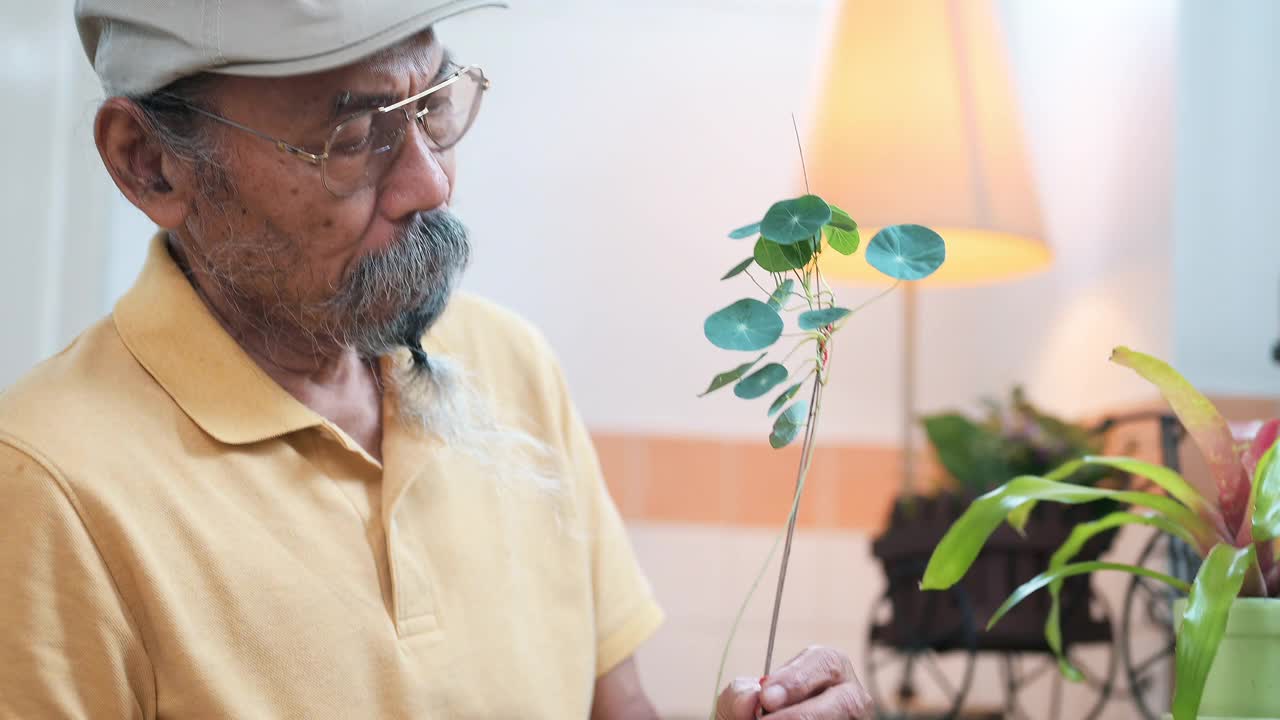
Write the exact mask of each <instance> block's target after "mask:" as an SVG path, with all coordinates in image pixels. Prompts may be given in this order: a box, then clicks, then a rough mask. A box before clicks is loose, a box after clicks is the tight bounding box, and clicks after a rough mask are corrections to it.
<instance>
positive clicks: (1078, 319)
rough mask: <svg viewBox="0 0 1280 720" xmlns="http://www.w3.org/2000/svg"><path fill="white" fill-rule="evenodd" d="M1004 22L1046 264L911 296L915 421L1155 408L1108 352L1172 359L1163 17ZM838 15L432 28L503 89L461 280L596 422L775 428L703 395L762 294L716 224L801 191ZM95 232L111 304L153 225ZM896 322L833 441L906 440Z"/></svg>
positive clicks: (557, 16) (1167, 33)
mask: <svg viewBox="0 0 1280 720" xmlns="http://www.w3.org/2000/svg"><path fill="white" fill-rule="evenodd" d="M1001 8H1002V10H1003V12H1002V18H1003V20H1004V21H1005V24H1006V33H1007V37H1008V42H1009V45H1010V55H1011V59H1012V61H1013V66H1014V72H1015V76H1016V77H1015V82H1016V84H1017V86H1018V90H1019V91H1020V96H1021V99H1022V106H1023V113H1024V118H1023V119H1024V125H1025V127H1026V133H1027V135H1028V138H1027V139H1028V145H1029V149H1030V156H1031V159H1032V162H1033V165H1034V166H1035V167H1034V171H1035V176H1036V178H1037V182H1038V184H1039V187H1040V191H1041V198H1042V205H1043V212H1044V216H1045V222H1046V227H1047V231H1048V236H1049V237H1048V239H1049V241H1050V242H1051V243H1052V245H1053V246H1054V249H1055V252H1056V254H1057V259H1056V263H1055V265H1054V267H1053V269H1052V270H1051V271H1050V272H1049V273H1047V274H1044V275H1042V276H1039V277H1036V278H1031V279H1027V280H1023V281H1019V282H1016V283H1013V284H1008V285H1002V286H996V287H990V288H979V289H966V290H941V291H931V292H929V293H926V294H925V295H924V297H923V298H922V315H921V335H922V340H921V358H922V360H921V367H920V393H919V395H920V408H921V409H922V410H930V409H935V408H939V407H943V406H952V405H959V404H965V403H972V402H973V401H974V400H975V398H976V397H977V396H978V395H981V394H988V393H1000V392H1003V391H1004V390H1005V389H1007V387H1008V386H1009V385H1010V384H1012V383H1014V382H1024V383H1026V384H1027V385H1028V387H1029V389H1030V390H1031V392H1032V394H1033V397H1036V398H1038V399H1040V400H1041V401H1042V402H1043V403H1044V404H1046V405H1047V406H1049V407H1051V408H1053V409H1055V410H1058V411H1060V412H1065V413H1090V412H1095V411H1098V410H1100V409H1103V408H1106V407H1110V406H1114V405H1115V404H1116V403H1123V402H1128V401H1133V400H1138V399H1141V398H1145V397H1146V395H1147V392H1146V388H1145V387H1144V386H1143V385H1142V384H1141V383H1138V382H1135V380H1134V379H1133V378H1131V377H1130V376H1129V375H1128V374H1127V373H1124V372H1122V371H1120V370H1118V369H1117V368H1114V367H1112V366H1110V365H1109V364H1108V363H1107V362H1106V358H1107V355H1108V352H1109V350H1110V349H1111V347H1113V346H1114V345H1116V344H1121V343H1124V344H1129V345H1132V346H1135V347H1139V348H1142V349H1145V350H1148V351H1151V352H1155V353H1161V354H1164V355H1169V354H1170V353H1171V352H1172V344H1173V341H1172V324H1171V323H1172V321H1171V317H1170V313H1171V308H1172V307H1173V290H1172V284H1171V280H1170V272H1171V271H1170V262H1169V259H1168V258H1169V256H1170V250H1171V242H1170V237H1171V235H1172V234H1173V230H1174V228H1173V222H1172V210H1171V207H1172V202H1171V193H1172V189H1171V181H1170V177H1171V174H1172V159H1171V158H1172V151H1173V135H1172V133H1173V82H1174V73H1173V67H1174V41H1175V15H1176V6H1175V4H1174V3H1173V2H1172V0H1132V1H1130V2H1125V3H1110V2H1101V1H1096V2H1088V3H1049V2H1014V1H1012V0H1005V2H1003V3H1002V4H1001ZM834 11H835V5H834V3H833V2H831V0H740V1H734V0H701V1H698V2H695V1H692V0H684V1H679V0H663V1H661V2H648V3H643V4H641V3H635V2H630V1H628V0H590V1H589V0H557V1H556V2H543V3H539V4H536V5H535V4H533V3H523V4H520V5H519V6H518V9H515V10H511V11H507V12H500V11H486V12H481V13H476V14H473V15H471V16H469V17H464V18H460V19H457V20H455V21H452V22H450V23H449V24H448V25H445V26H442V28H441V34H442V37H443V38H445V40H446V41H447V42H449V43H450V44H451V45H453V46H455V48H456V49H457V52H458V54H459V56H460V57H462V58H464V59H466V60H467V61H468V62H477V63H481V64H483V65H484V66H485V67H486V69H487V71H488V72H489V74H490V75H491V76H492V77H493V78H494V82H495V86H494V89H493V91H492V92H491V93H490V95H489V96H488V97H487V98H486V105H485V108H484V111H483V112H482V113H481V117H480V120H479V122H478V125H477V127H476V129H475V130H474V133H473V135H472V136H471V137H469V138H468V140H467V141H466V143H465V144H464V145H463V146H462V148H461V150H460V152H461V164H462V168H461V177H460V186H459V188H458V191H457V196H456V198H455V200H456V204H457V206H458V208H459V210H460V211H461V212H462V213H464V217H465V218H466V219H467V221H468V223H469V224H470V225H471V226H472V228H473V230H474V231H475V237H476V240H477V244H478V252H477V259H476V263H475V265H474V266H473V269H472V271H471V273H470V276H469V277H468V279H467V281H466V284H467V286H468V287H470V288H471V289H473V290H476V291H479V292H482V293H485V294H487V295H490V296H492V297H495V298H496V299H498V300H500V301H503V302H505V303H507V304H509V305H511V306H512V307H514V308H516V309H518V310H519V311H521V312H522V313H524V314H525V315H527V316H529V317H530V318H532V319H533V320H534V321H535V322H536V323H537V324H539V325H540V326H541V327H542V328H543V329H544V330H545V331H546V332H547V334H548V335H549V336H550V337H551V340H552V341H553V343H554V344H555V345H556V347H557V348H558V349H559V350H560V352H561V354H562V356H563V360H564V362H565V365H566V367H567V372H568V374H569V377H570V380H571V382H572V383H573V385H574V386H575V387H576V388H577V390H578V392H577V394H578V397H579V402H580V403H581V404H582V406H583V412H584V413H585V415H586V417H587V419H588V420H589V421H590V422H591V423H592V425H593V426H595V427H597V428H601V429H609V430H624V431H643V432H663V433H680V432H696V433H704V434H712V435H751V436H756V435H759V434H761V433H762V432H764V431H765V430H766V424H765V423H764V422H762V418H760V417H757V416H756V414H755V413H749V412H748V413H743V412H741V407H740V406H739V405H738V404H737V403H736V402H735V400H734V399H733V398H728V397H723V398H715V399H707V400H701V401H699V400H697V399H696V398H695V397H694V395H695V394H696V393H697V392H698V391H700V390H701V389H702V387H703V386H705V382H706V380H707V379H708V378H709V377H710V376H711V375H712V374H714V373H715V372H718V371H719V370H721V369H724V368H725V367H728V366H730V365H731V364H733V362H734V359H733V358H730V357H729V356H728V355H727V354H726V353H723V352H721V351H719V350H716V349H715V348H712V347H711V346H710V345H709V344H708V343H707V342H706V340H705V339H704V338H703V337H702V333H701V326H702V319H703V318H704V317H705V315H706V314H708V313H710V312H712V311H714V310H716V309H718V308H719V307H721V306H723V305H724V304H726V303H727V302H729V301H732V300H734V299H736V298H737V297H740V296H742V294H744V293H746V292H748V291H749V290H750V289H752V288H751V286H750V285H749V282H748V281H746V280H745V279H744V280H742V281H741V282H739V283H737V284H734V283H724V284H720V283H717V282H716V278H718V277H719V276H720V275H721V274H722V273H723V272H724V270H726V269H727V268H728V267H729V266H731V265H733V264H734V263H735V262H736V261H737V260H739V259H741V256H744V253H745V252H747V251H746V248H745V246H743V245H741V244H738V245H735V244H734V243H733V242H731V241H729V240H727V239H725V238H724V234H725V231H727V230H728V229H730V228H733V227H736V226H737V225H739V224H741V223H744V222H747V221H750V220H751V219H753V218H756V217H757V216H758V215H760V214H761V213H762V211H763V209H764V208H766V207H767V206H768V205H769V204H770V203H771V202H772V201H773V200H775V199H778V198H781V197H785V196H788V195H790V194H794V193H795V192H796V191H797V189H798V187H799V185H798V183H799V179H798V164H797V161H796V150H795V146H794V140H793V138H792V135H791V126H790V122H791V121H790V116H789V113H791V112H792V111H795V112H796V113H797V115H798V116H799V118H800V122H801V124H802V127H803V126H804V125H805V124H807V123H808V121H809V116H808V114H807V113H808V112H809V105H810V98H811V92H812V90H813V87H814V86H815V85H816V82H815V81H816V77H815V69H816V64H817V63H818V62H819V58H820V57H821V55H822V50H823V46H824V44H825V43H826V42H828V41H829V39H828V38H827V37H826V35H825V33H824V28H826V27H827V26H828V25H829V23H826V22H825V20H826V19H827V18H828V17H829V14H830V13H832V12H834ZM817 190H818V191H819V192H820V191H821V189H820V188H818V189H817ZM854 214H855V216H856V214H857V213H856V210H855V212H854ZM110 222H111V224H112V227H113V228H115V230H116V234H115V235H113V237H112V250H113V252H112V255H111V262H110V264H109V265H108V271H109V272H108V278H107V295H108V297H114V296H115V295H116V294H118V293H119V292H121V291H123V290H124V289H125V288H126V287H127V286H128V284H129V282H130V281H131V278H132V275H133V272H134V267H135V266H136V264H137V263H139V262H140V261H141V257H142V249H143V246H144V244H145V239H146V235H147V234H148V233H149V231H150V226H149V225H148V224H147V223H146V222H145V219H142V218H140V216H139V215H138V214H137V213H136V211H133V210H132V208H128V207H127V205H125V204H124V202H123V201H122V200H118V201H117V202H116V204H115V206H113V208H112V210H111V215H110ZM841 292H842V297H845V298H847V299H848V301H850V302H854V301H858V300H860V299H861V298H862V297H865V296H866V291H863V290H858V289H851V290H842V291H841ZM900 322H901V320H900V310H899V306H898V303H897V302H896V301H895V299H893V298H891V299H889V300H888V301H886V302H883V303H881V304H879V305H877V306H875V307H874V308H872V309H871V310H869V311H867V312H865V313H864V314H863V315H862V317H861V318H860V320H859V322H858V323H857V324H856V325H852V326H850V327H849V328H848V329H847V330H846V331H845V336H844V338H843V342H842V343H841V344H840V345H839V346H838V348H837V356H836V358H837V359H836V361H835V362H836V367H835V380H834V382H833V385H832V394H831V395H829V397H834V398H840V399H841V401H840V402H832V401H829V402H828V404H827V406H826V408H827V409H826V411H825V413H826V414H825V417H826V420H825V425H824V435H825V436H826V437H829V438H833V439H841V440H863V441H885V442H893V441H896V440H897V439H898V435H897V433H898V430H897V429H898V427H899V420H898V418H899V417H900V408H899V404H898V403H899V402H900V398H899V395H898V387H899V385H900V380H899V377H900V375H899V373H900V370H899V367H898V357H897V354H898V353H899V352H900V348H901V332H900V327H899V326H900Z"/></svg>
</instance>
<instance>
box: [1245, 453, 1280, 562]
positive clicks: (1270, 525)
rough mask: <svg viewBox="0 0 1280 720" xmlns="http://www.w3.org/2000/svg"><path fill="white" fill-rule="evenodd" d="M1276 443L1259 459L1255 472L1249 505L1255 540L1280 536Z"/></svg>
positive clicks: (1278, 469) (1279, 487) (1279, 478)
mask: <svg viewBox="0 0 1280 720" xmlns="http://www.w3.org/2000/svg"><path fill="white" fill-rule="evenodd" d="M1276 448H1280V443H1275V444H1273V445H1272V446H1271V449H1269V450H1267V451H1266V452H1265V453H1263V455H1262V459H1260V460H1259V461H1258V469H1257V470H1256V471H1255V472H1254V477H1253V491H1252V494H1251V495H1250V497H1249V507H1250V508H1251V509H1252V511H1253V541H1254V542H1270V541H1272V540H1274V539H1276V538H1277V537H1280V462H1276Z"/></svg>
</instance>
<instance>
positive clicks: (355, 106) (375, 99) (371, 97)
mask: <svg viewBox="0 0 1280 720" xmlns="http://www.w3.org/2000/svg"><path fill="white" fill-rule="evenodd" d="M454 67H455V66H454V64H453V54H452V53H450V52H449V49H448V48H445V49H444V51H443V52H442V54H441V56H440V66H439V67H438V68H437V69H436V74H435V77H434V78H432V80H431V82H432V84H435V83H437V82H439V81H441V80H443V79H444V78H445V76H446V75H448V74H449V73H450V72H452V70H453V69H454ZM401 99H403V98H401V97H399V96H398V95H393V94H391V93H360V92H353V91H351V90H343V91H342V92H339V93H338V94H337V95H336V96H335V97H334V99H333V115H332V118H331V119H333V120H336V119H338V118H339V117H342V116H344V115H350V114H352V113H357V112H361V111H363V110H374V109H376V108H380V107H383V106H386V105H392V104H394V103H396V102H399V101H400V100H401Z"/></svg>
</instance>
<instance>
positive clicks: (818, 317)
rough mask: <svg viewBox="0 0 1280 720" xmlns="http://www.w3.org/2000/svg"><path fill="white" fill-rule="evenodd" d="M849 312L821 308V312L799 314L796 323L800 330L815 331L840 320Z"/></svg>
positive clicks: (841, 309)
mask: <svg viewBox="0 0 1280 720" xmlns="http://www.w3.org/2000/svg"><path fill="white" fill-rule="evenodd" d="M850 312H852V311H850V310H846V309H844V308H823V309H822V310H809V311H807V312H802V313H800V317H799V319H798V320H797V322H798V323H799V324H800V329H801V330H817V329H818V328H822V327H826V326H828V325H830V324H831V323H833V322H836V321H838V320H842V319H843V318H845V317H846V316H847V315H848V314H849V313H850Z"/></svg>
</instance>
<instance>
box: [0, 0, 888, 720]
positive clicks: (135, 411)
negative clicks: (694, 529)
mask: <svg viewBox="0 0 1280 720" xmlns="http://www.w3.org/2000/svg"><path fill="white" fill-rule="evenodd" d="M492 4H494V3H491V2H484V1H483V0H451V1H450V2H440V0H435V1H434V2H425V1H424V2H404V1H403V0H328V1H326V2H316V0H267V1H266V2H263V1H262V0H220V1H219V2H192V1H187V2H168V1H161V0H80V1H79V2H78V3H77V6H76V17H77V21H78V23H79V29H80V34H81V37H82V39H83V41H84V46H85V49H86V51H87V53H88V56H89V59H90V60H91V62H92V63H93V65H94V68H95V70H96V71H97V73H98V75H99V76H100V78H101V79H102V82H103V85H104V87H105V89H106V91H107V95H108V99H107V100H106V101H105V102H104V103H103V105H102V106H101V108H100V109H99V111H98V114H97V118H96V122H95V124H94V134H95V138H96V140H97V145H98V149H99V151H100V153H101V156H102V160H103V162H104V164H105V165H106V168H107V170H108V172H109V173H110V175H111V177H112V179H113V180H114V181H115V183H116V185H117V186H118V187H119V189H120V191H121V192H122V193H123V194H124V195H125V196H126V197H127V198H128V199H129V201H130V202H132V203H133V204H134V205H136V206H137V207H138V208H140V209H141V210H142V211H143V212H144V213H146V215H147V216H148V217H149V218H150V219H152V220H153V221H155V223H156V225H157V226H158V227H159V228H161V232H160V233H159V234H158V235H157V236H156V237H155V238H154V239H153V240H152V243H151V248H150V255H149V257H148V259H147V262H146V265H145V267H144V269H143V270H142V273H141V275H140V277H139V278H138V280H137V283H136V284H135V285H134V287H133V288H132V289H131V290H130V291H129V292H128V293H127V294H126V295H125V296H124V297H123V298H122V299H121V300H120V302H119V304H118V305H117V306H116V308H115V311H114V312H113V313H112V314H111V316H109V317H108V318H106V319H104V320H102V321H101V322H99V323H98V324H97V325H95V326H93V327H91V328H90V329H88V330H87V331H86V332H85V333H84V334H83V335H81V336H80V337H79V338H78V339H77V340H76V341H75V342H74V343H73V344H72V345H71V346H70V347H69V348H67V349H66V350H65V351H64V352H62V353H60V354H59V355H57V356H56V357H54V358H52V359H50V360H49V361H47V362H45V363H44V364H43V365H41V366H40V367H39V368H37V369H36V370H34V371H33V372H32V373H31V374H30V375H29V376H28V377H26V378H25V379H24V380H22V381H21V382H19V383H18V384H17V385H16V386H15V387H13V388H10V389H9V390H8V391H7V392H5V393H4V394H3V395H2V396H0V527H2V528H3V529H4V535H3V542H2V543H0V577H3V578H4V581H3V583H0V619H2V620H3V622H4V625H5V634H4V639H3V641H0V716H3V717H6V718H7V717H19V718H64V717H67V718H95V719H96V718H124V717H130V718H556V719H561V718H586V717H592V718H651V717H653V716H654V711H653V708H652V706H651V705H650V703H649V701H648V699H647V698H646V697H645V695H644V693H643V691H642V690H641V688H640V683H639V680H638V676H637V672H636V668H635V665H634V662H633V661H632V655H633V653H634V652H635V650H636V648H637V646H638V645H640V644H641V643H642V642H643V641H644V640H645V639H646V638H647V637H648V636H649V635H650V634H651V633H653V631H654V630H655V629H656V628H657V627H658V625H659V623H660V622H661V612H660V611H659V609H658V607H657V605H656V604H655V602H654V600H653V598H652V596H651V593H650V590H649V588H648V585H647V583H646V581H645V579H644V577H643V575H642V574H641V572H640V571H639V569H638V568H637V566H636V563H635V560H634V558H633V555H632V552H631V549H630V547H629V544H628V541H627V538H626V535H625V533H624V530H623V527H622V525H621V522H620V521H619V518H618V514H617V512H616V510H615V508H614V506H613V504H612V502H611V501H610V499H609V497H608V495H607V493H606V491H605V488H604V485H603V483H602V482H601V478H600V473H599V469H598V466H597V462H596V459H595V456H594V453H593V450H592V448H591V444H590V441H589V439H588V436H587V432H586V430H585V429H584V427H583V424H582V421H581V419H580V418H579V416H578V414H577V412H576V411H575V409H574V407H573V405H572V403H571V402H570V400H569V396H568V393H567V391H566V389H565V385H564V381H563V379H562V377H561V374H560V371H559V370H558V368H557V365H556V363H555V361H554V359H553V358H552V354H551V352H550V351H549V350H548V348H547V347H546V344H545V342H544V341H543V339H542V338H541V336H539V335H538V333H537V332H536V331H534V330H533V329H531V328H530V327H529V326H527V325H526V324H524V323H523V322H521V321H520V320H518V319H516V318H515V317H514V316H513V315H511V314H510V313H508V312H506V311H504V310H501V309H499V308H497V307H494V306H492V305H490V304H488V303H486V302H484V301H481V300H479V299H476V298H472V297H467V296H463V295H455V294H454V293H453V288H454V286H455V283H456V281H457V279H458V276H459V274H460V273H461V272H462V271H463V268H464V267H465V266H466V264H467V258H468V254H469V244H468V238H467V233H466V230H465V229H464V227H463V225H462V224H461V223H460V222H459V221H458V219H457V218H455V217H454V216H453V215H452V214H450V212H449V209H448V207H449V198H450V195H451V194H452V191H453V187H454V169H455V162H456V160H455V154H454V148H455V146H456V145H457V144H458V142H459V141H460V140H462V139H463V137H464V136H465V134H466V132H467V130H468V128H469V127H471V124H472V121H473V120H474V119H475V117H476V114H477V111H478V109H479V107H480V104H481V100H482V98H483V97H484V93H485V91H486V89H487V88H488V87H489V81H488V79H487V78H486V77H485V74H484V72H483V70H481V69H480V68H479V67H476V66H473V65H467V64H466V63H465V62H464V61H463V59H462V58H454V57H452V56H451V55H450V53H449V52H448V50H447V49H446V48H445V46H444V45H442V44H441V42H440V40H439V38H438V36H437V34H436V32H435V25H436V23H437V22H439V21H442V20H445V19H446V18H447V17H449V16H451V15H455V14H458V13H461V12H464V11H469V10H472V9H474V8H477V7H480V6H485V5H492ZM866 706H867V704H866V701H865V695H864V693H863V691H862V689H861V687H860V686H859V685H858V684H857V681H856V680H855V679H854V676H853V673H852V671H851V669H850V663H849V661H848V659H847V658H846V657H845V656H843V655H841V654H839V653H836V652H834V651H830V650H826V649H822V648H814V649H811V650H809V651H806V652H805V653H802V654H801V655H800V656H799V657H798V658H796V659H795V660H793V661H792V662H790V663H788V664H786V665H785V666H783V667H782V668H780V669H779V670H778V672H777V673H776V674H775V675H773V676H772V677H770V678H767V679H765V681H764V684H763V688H762V687H761V684H760V683H759V682H757V681H755V680H739V681H736V682H735V683H733V684H731V685H730V687H729V688H727V689H726V690H725V692H724V694H723V695H722V697H721V699H720V703H719V708H718V713H719V716H720V717H721V718H724V719H725V720H729V719H735V720H736V719H738V718H742V719H744V720H745V719H746V718H751V717H754V716H755V715H756V713H757V712H759V711H760V709H761V708H762V709H763V710H764V711H766V712H768V713H770V714H773V715H776V717H778V718H792V719H798V718H850V717H864V716H865V714H866V712H867V710H866V709H865V708H866Z"/></svg>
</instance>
